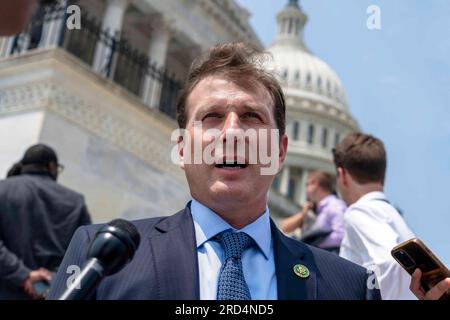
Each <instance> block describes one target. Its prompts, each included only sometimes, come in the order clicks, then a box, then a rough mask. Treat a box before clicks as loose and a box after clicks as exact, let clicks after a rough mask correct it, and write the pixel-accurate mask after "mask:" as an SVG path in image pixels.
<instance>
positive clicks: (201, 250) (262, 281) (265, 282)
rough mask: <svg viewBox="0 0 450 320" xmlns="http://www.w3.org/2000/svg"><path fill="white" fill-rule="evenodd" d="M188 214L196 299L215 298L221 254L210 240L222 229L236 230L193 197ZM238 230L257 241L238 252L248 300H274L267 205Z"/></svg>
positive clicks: (218, 247) (274, 286)
mask: <svg viewBox="0 0 450 320" xmlns="http://www.w3.org/2000/svg"><path fill="white" fill-rule="evenodd" d="M191 214H192V218H193V220H194V228H195V239H196V242H197V257H198V266H199V278H200V299H201V300H215V299H216V296H217V283H218V279H219V272H220V268H221V267H222V263H223V257H224V254H223V249H222V247H221V245H220V243H219V242H217V241H215V240H212V239H213V238H214V236H216V235H217V234H219V233H220V232H222V231H225V230H228V229H233V230H235V231H237V230H236V229H234V228H233V227H232V226H230V225H229V224H228V223H227V222H226V221H225V220H223V219H222V218H221V217H220V216H218V215H217V214H216V213H214V212H213V211H212V210H211V209H209V208H207V207H206V206H204V205H203V204H201V203H200V202H198V201H196V200H195V199H193V200H192V202H191ZM239 232H245V233H247V234H248V235H249V236H250V237H252V238H253V240H254V241H255V242H256V244H257V246H253V247H251V248H249V249H247V250H246V251H245V252H244V253H243V254H242V266H243V269H244V277H245V280H246V282H247V284H248V287H249V289H250V294H251V296H252V299H253V300H275V299H277V297H278V294H277V278H276V274H275V258H274V252H273V241H272V232H271V229H270V215H269V208H266V211H264V214H263V215H261V217H259V218H258V219H257V220H256V221H254V222H253V223H251V224H249V225H247V226H245V227H244V228H242V229H240V230H239Z"/></svg>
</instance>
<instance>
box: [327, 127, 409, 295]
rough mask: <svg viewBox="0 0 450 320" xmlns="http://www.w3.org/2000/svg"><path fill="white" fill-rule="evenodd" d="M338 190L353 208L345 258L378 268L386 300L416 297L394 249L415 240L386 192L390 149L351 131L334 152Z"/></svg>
mask: <svg viewBox="0 0 450 320" xmlns="http://www.w3.org/2000/svg"><path fill="white" fill-rule="evenodd" d="M333 155H334V163H335V165H336V170H337V186H338V189H339V191H340V194H341V195H342V197H343V199H344V201H345V202H346V203H347V205H348V206H349V207H348V209H347V211H346V212H345V216H344V225H345V235H344V239H343V240H342V244H341V251H340V256H341V257H343V258H346V259H348V260H350V261H352V262H355V263H357V264H359V265H362V266H363V267H365V268H367V269H371V270H374V272H375V274H376V275H377V279H378V283H379V286H380V291H381V296H382V298H383V299H386V300H397V299H399V300H405V299H414V298H415V297H414V295H413V294H412V293H411V291H410V290H409V283H410V280H411V277H410V275H409V274H408V273H407V272H406V271H405V270H404V269H403V268H402V267H401V266H400V265H399V264H398V263H397V262H396V261H395V260H394V258H393V257H392V256H391V250H392V248H393V247H395V246H396V245H398V244H400V243H401V242H404V241H406V240H408V239H411V238H413V237H414V234H413V233H412V232H411V230H410V229H409V227H408V226H407V225H406V223H405V221H404V220H403V218H402V217H401V215H400V214H399V213H398V211H397V210H396V209H395V207H393V206H392V205H391V204H390V203H389V201H388V199H387V197H386V195H385V194H384V192H383V190H384V179H385V174H386V151H385V149H384V145H383V142H382V141H381V140H379V139H377V138H375V137H373V136H371V135H366V134H363V133H351V134H349V135H347V136H346V137H345V138H344V139H343V140H342V141H341V142H340V143H339V144H338V145H337V146H336V148H335V149H334V150H333Z"/></svg>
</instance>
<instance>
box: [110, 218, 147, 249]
mask: <svg viewBox="0 0 450 320" xmlns="http://www.w3.org/2000/svg"><path fill="white" fill-rule="evenodd" d="M108 224H109V225H110V226H113V227H116V228H118V229H121V230H123V231H124V232H126V233H127V234H128V235H129V236H130V238H131V240H132V241H133V243H134V246H135V248H137V247H139V243H140V241H141V236H140V235H139V232H138V230H137V229H136V227H135V226H134V224H132V223H131V222H129V221H126V220H123V219H114V220H112V221H111V222H109V223H108Z"/></svg>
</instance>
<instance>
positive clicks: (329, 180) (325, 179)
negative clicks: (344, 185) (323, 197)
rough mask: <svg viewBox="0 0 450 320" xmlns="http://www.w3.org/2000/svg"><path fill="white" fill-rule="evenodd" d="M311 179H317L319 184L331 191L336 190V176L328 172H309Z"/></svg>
mask: <svg viewBox="0 0 450 320" xmlns="http://www.w3.org/2000/svg"><path fill="white" fill-rule="evenodd" d="M308 178H309V179H313V180H317V182H318V183H319V186H320V187H321V188H322V189H323V190H325V191H328V192H330V193H333V191H334V177H333V176H332V175H331V174H329V173H328V172H324V171H312V172H310V173H309V174H308Z"/></svg>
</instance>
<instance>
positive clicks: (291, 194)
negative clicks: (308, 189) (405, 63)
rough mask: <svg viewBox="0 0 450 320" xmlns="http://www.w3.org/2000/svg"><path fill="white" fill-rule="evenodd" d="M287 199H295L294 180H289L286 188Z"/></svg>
mask: <svg viewBox="0 0 450 320" xmlns="http://www.w3.org/2000/svg"><path fill="white" fill-rule="evenodd" d="M287 196H288V198H289V199H291V200H294V197H295V180H294V179H292V178H291V179H289V186H288V194H287Z"/></svg>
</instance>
